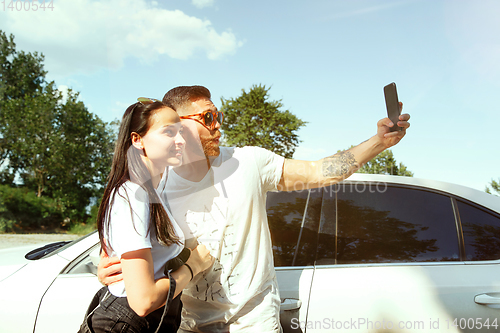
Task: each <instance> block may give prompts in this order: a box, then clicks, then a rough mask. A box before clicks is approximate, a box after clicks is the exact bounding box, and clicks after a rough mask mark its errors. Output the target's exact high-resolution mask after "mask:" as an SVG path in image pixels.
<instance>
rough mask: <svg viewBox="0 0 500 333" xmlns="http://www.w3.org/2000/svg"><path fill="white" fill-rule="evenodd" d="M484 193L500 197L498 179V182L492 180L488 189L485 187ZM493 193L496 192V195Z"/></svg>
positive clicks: (499, 182)
mask: <svg viewBox="0 0 500 333" xmlns="http://www.w3.org/2000/svg"><path fill="white" fill-rule="evenodd" d="M485 191H486V193H489V194H494V195H500V178H499V179H498V181H496V180H494V179H492V180H491V183H489V187H488V185H486V189H485ZM492 191H493V192H492ZM494 192H496V194H495V193H494Z"/></svg>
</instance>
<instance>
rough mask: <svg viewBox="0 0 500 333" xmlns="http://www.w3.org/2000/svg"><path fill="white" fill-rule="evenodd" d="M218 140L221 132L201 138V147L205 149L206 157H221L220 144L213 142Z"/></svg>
mask: <svg viewBox="0 0 500 333" xmlns="http://www.w3.org/2000/svg"><path fill="white" fill-rule="evenodd" d="M218 138H220V132H219V131H217V132H215V134H214V135H207V136H200V142H201V146H202V147H203V153H204V154H205V156H206V157H211V156H219V154H220V148H219V144H218V143H216V142H214V141H213V140H214V139H218Z"/></svg>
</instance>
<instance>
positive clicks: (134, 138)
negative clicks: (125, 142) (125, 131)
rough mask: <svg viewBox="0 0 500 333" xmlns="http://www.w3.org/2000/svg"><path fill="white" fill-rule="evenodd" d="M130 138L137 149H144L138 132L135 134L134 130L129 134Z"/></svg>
mask: <svg viewBox="0 0 500 333" xmlns="http://www.w3.org/2000/svg"><path fill="white" fill-rule="evenodd" d="M130 139H131V140H132V146H134V147H135V148H137V149H139V150H143V149H144V145H143V144H142V138H141V136H140V135H139V134H137V133H136V132H132V133H131V134H130Z"/></svg>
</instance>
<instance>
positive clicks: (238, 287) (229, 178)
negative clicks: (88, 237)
mask: <svg viewBox="0 0 500 333" xmlns="http://www.w3.org/2000/svg"><path fill="white" fill-rule="evenodd" d="M163 101H164V102H165V103H166V104H168V105H170V106H171V107H173V108H174V109H175V110H176V111H177V112H178V114H179V116H180V117H181V119H184V121H183V124H184V126H185V128H186V130H185V132H184V133H185V134H183V135H184V136H185V140H186V151H188V152H187V153H186V155H185V157H184V164H183V165H182V166H180V167H176V168H173V169H171V170H170V173H169V175H168V178H166V180H165V179H164V181H166V184H165V185H166V186H165V190H164V192H163V194H164V198H165V199H166V201H167V202H168V205H169V206H170V209H171V210H172V213H173V215H174V217H175V219H176V220H177V222H179V223H180V224H183V223H185V224H184V234H185V237H186V239H190V241H186V245H187V246H188V247H191V248H193V247H194V246H195V245H196V243H197V242H199V243H203V244H205V245H206V246H207V248H209V249H210V252H211V254H212V255H213V256H214V257H215V259H216V260H215V263H214V265H213V266H212V268H210V269H209V270H207V271H206V272H204V273H203V274H199V275H198V276H196V277H195V278H194V279H193V281H192V282H191V283H190V284H189V285H188V287H187V288H186V289H185V290H184V292H183V296H182V302H183V312H182V324H181V329H180V332H229V331H231V332H279V331H280V329H281V328H280V325H279V307H280V298H279V294H278V289H277V287H278V286H277V281H276V275H275V272H274V264H273V255H272V244H271V237H270V232H269V227H268V224H267V215H266V205H265V202H266V193H267V192H268V191H276V190H278V191H290V190H302V189H309V188H316V187H322V186H328V185H331V184H334V183H337V182H339V181H342V180H343V179H345V178H347V177H348V176H349V175H351V174H352V173H354V172H355V171H356V170H357V169H359V168H360V167H361V166H362V165H363V164H364V163H366V162H368V161H369V160H371V159H372V158H373V157H375V156H376V155H377V154H379V153H380V152H382V151H383V150H385V149H387V148H389V147H392V146H393V145H395V144H397V143H398V142H399V141H400V140H401V139H402V138H403V137H404V135H405V133H406V129H407V128H408V127H409V123H408V120H409V118H410V116H409V115H407V114H404V115H401V116H400V121H399V122H398V126H401V127H403V130H402V131H400V132H390V131H389V128H390V127H391V126H392V125H393V124H392V123H391V121H390V120H389V119H388V118H384V119H382V120H380V121H379V122H378V123H377V134H376V135H375V136H373V137H371V138H370V139H368V140H367V141H365V142H363V143H361V144H360V145H358V146H356V147H354V148H351V149H349V150H347V151H343V152H340V153H337V154H335V155H333V156H330V157H326V158H324V159H321V160H319V161H315V162H308V161H298V160H292V159H284V158H283V157H281V156H278V155H276V154H274V153H272V152H270V151H267V150H265V149H262V148H257V147H244V148H227V147H219V139H220V131H219V129H220V126H221V122H222V120H223V116H222V114H220V113H218V112H217V108H216V107H215V105H214V104H213V103H212V101H211V95H210V92H209V91H208V89H206V88H205V87H201V86H191V87H177V88H174V89H172V90H170V91H169V92H167V94H166V95H165V97H164V99H163ZM197 136H199V144H198V143H197V142H196V139H197ZM186 162H187V163H186ZM115 269H116V268H115ZM102 271H103V270H102V269H101V272H102ZM101 272H100V274H99V276H100V279H101V281H103V282H105V283H110V282H111V281H112V280H106V279H105V278H103V276H104V275H106V274H101ZM109 272H111V270H109ZM118 278H119V276H118Z"/></svg>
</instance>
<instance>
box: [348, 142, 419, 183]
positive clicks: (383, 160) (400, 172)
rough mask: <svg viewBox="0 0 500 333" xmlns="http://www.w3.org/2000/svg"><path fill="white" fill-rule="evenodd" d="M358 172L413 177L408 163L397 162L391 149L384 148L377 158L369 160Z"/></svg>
mask: <svg viewBox="0 0 500 333" xmlns="http://www.w3.org/2000/svg"><path fill="white" fill-rule="evenodd" d="M358 172H359V173H371V174H382V175H393V176H406V177H413V172H411V171H410V170H408V168H407V167H406V165H404V164H403V163H402V162H399V163H397V161H396V159H395V158H394V154H393V153H392V150H390V149H387V150H384V151H383V152H381V153H380V154H378V155H377V156H376V157H375V158H373V159H371V160H370V161H368V162H367V163H366V164H365V165H363V167H362V168H361V169H359V170H358Z"/></svg>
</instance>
